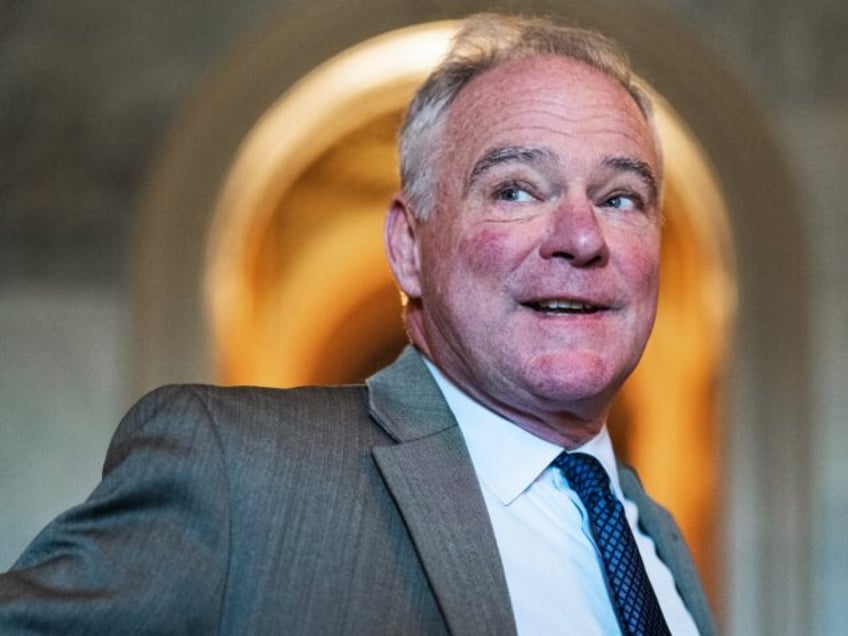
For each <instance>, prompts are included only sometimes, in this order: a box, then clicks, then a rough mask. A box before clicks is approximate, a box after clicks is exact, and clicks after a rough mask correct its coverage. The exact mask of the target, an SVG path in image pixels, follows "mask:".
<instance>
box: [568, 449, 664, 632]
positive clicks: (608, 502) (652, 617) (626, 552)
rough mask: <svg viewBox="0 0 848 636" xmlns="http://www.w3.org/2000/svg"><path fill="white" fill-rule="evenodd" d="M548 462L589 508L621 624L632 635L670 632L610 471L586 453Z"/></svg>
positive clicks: (590, 518)
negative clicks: (613, 490) (612, 486)
mask: <svg viewBox="0 0 848 636" xmlns="http://www.w3.org/2000/svg"><path fill="white" fill-rule="evenodd" d="M553 465H554V466H556V467H557V468H559V469H560V470H561V471H562V474H563V475H565V478H566V479H567V480H568V483H569V484H570V485H571V487H572V488H573V489H574V490H575V491H576V492H577V495H578V496H579V497H580V501H582V502H583V505H584V506H585V507H586V511H587V512H588V513H589V525H590V526H591V527H592V534H593V535H594V537H595V543H596V544H597V546H598V550H599V551H600V553H601V558H602V560H603V563H604V572H605V574H606V579H607V584H608V588H609V591H610V595H611V596H612V604H613V607H614V608H615V613H616V615H617V616H618V622H619V624H620V625H621V630H622V631H623V632H624V634H628V635H633V636H636V635H638V636H655V635H656V636H659V635H664V634H670V633H671V632H669V629H668V625H666V622H665V618H663V614H662V610H661V609H660V605H659V602H658V601H657V596H656V594H654V588H653V587H651V582H650V581H649V580H648V574H647V572H645V565H644V564H643V563H642V557H641V556H640V554H639V549H638V548H637V547H636V540H635V539H634V538H633V533H632V532H631V531H630V526H629V525H628V524H627V518H626V517H625V516H624V506H622V505H621V502H620V501H619V500H618V499H617V498H616V497H615V495H614V494H613V493H612V491H611V490H610V483H609V475H607V472H606V471H605V470H604V468H603V466H601V463H600V462H599V461H598V460H597V459H595V458H594V457H592V456H591V455H587V454H586V453H561V454H560V455H559V457H557V458H556V459H555V460H554V462H553Z"/></svg>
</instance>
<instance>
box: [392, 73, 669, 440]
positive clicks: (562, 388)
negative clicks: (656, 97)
mask: <svg viewBox="0 0 848 636" xmlns="http://www.w3.org/2000/svg"><path fill="white" fill-rule="evenodd" d="M442 142H443V143H442V150H441V151H440V153H438V159H437V161H438V163H437V166H436V179H437V188H438V189H437V192H436V196H435V197H434V199H435V200H436V209H435V211H434V214H433V215H432V216H431V217H430V218H429V220H427V221H424V222H416V221H415V220H414V219H412V217H411V216H410V214H409V210H408V209H405V210H403V212H404V213H405V214H404V218H405V219H406V224H407V226H406V227H407V228H408V235H409V236H410V237H412V238H411V239H410V245H411V246H412V248H411V249H412V252H411V254H412V258H413V259H414V262H412V264H411V266H410V267H409V268H408V272H407V275H401V276H398V279H399V281H400V284H401V287H402V288H403V289H404V291H405V292H406V293H407V295H408V296H409V297H410V305H409V308H408V315H407V320H408V327H409V330H410V333H411V334H412V337H413V340H414V341H415V342H416V344H417V345H418V346H419V347H420V348H421V349H422V350H423V351H424V352H425V353H426V354H427V355H428V356H429V357H430V358H431V359H432V360H433V361H434V362H435V363H436V365H437V366H439V367H440V368H441V369H442V370H443V372H444V373H445V374H446V375H447V376H448V377H450V378H451V379H452V380H453V381H454V382H455V383H456V384H458V385H459V386H460V387H462V388H463V389H465V390H466V391H467V392H468V393H470V394H471V395H473V396H474V397H475V398H477V399H478V400H479V401H481V402H483V403H484V404H486V405H488V406H489V407H490V408H493V409H494V410H496V411H499V412H501V413H502V414H505V415H506V416H507V417H510V418H511V419H514V420H516V421H519V422H521V421H524V422H527V421H534V422H539V421H541V422H551V421H552V420H556V419H557V418H560V417H561V416H567V417H568V418H571V419H576V420H579V421H582V422H585V423H590V422H591V423H594V424H597V423H599V422H600V421H601V420H602V419H603V418H604V417H605V416H606V412H607V409H608V406H609V403H610V401H611V400H612V397H613V395H614V394H615V392H616V391H617V389H618V388H619V386H620V385H621V383H622V382H623V381H624V379H625V378H626V377H627V375H628V374H629V373H630V372H631V371H632V369H633V367H634V366H635V365H636V363H637V361H638V359H639V357H640V355H641V352H642V350H643V348H644V345H645V342H646V340H647V338H648V335H649V333H650V330H651V326H652V324H653V320H654V314H655V309H656V298H657V284H658V270H659V249H660V219H659V212H658V208H657V183H656V176H655V175H657V174H658V172H659V166H658V157H657V152H656V149H655V147H654V143H653V138H652V134H651V131H650V129H649V126H648V124H647V123H646V121H645V119H644V117H643V116H642V114H641V113H640V111H639V109H638V107H637V106H636V104H635V102H634V101H633V99H632V98H631V97H630V96H629V95H628V94H627V92H626V91H624V90H623V89H622V88H621V87H620V86H619V85H618V84H616V83H615V82H614V81H613V80H611V79H609V78H607V77H606V76H605V75H603V74H601V73H599V72H598V71H595V70H593V69H591V68H589V67H587V66H585V65H582V64H579V63H576V62H573V61H571V60H568V59H565V58H560V57H537V58H532V59H529V60H523V61H519V62H511V63H507V64H504V65H501V66H498V67H496V68H495V69H493V70H490V71H487V72H485V73H483V74H482V75H480V76H478V77H476V78H475V79H474V80H472V81H471V82H470V83H469V84H468V85H467V86H466V87H465V88H464V89H463V90H462V91H461V92H460V94H459V95H458V96H457V98H456V100H455V101H454V102H453V104H451V106H450V107H449V110H448V113H447V118H446V122H445V127H444V129H443V131H442ZM398 205H399V206H400V207H403V204H402V203H400V204H398ZM397 207H398V206H396V208H397ZM393 212H394V213H398V210H397V209H395V210H393ZM390 241H391V238H390ZM389 251H390V259H391V253H392V249H391V248H390V250H389ZM396 274H397V269H396ZM530 428H535V427H534V426H531V427H530Z"/></svg>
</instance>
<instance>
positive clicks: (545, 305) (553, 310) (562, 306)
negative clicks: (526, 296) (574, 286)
mask: <svg viewBox="0 0 848 636" xmlns="http://www.w3.org/2000/svg"><path fill="white" fill-rule="evenodd" d="M521 305H522V306H523V307H527V308H528V309H531V310H533V311H535V312H538V313H542V314H548V315H551V316H558V315H581V316H582V315H591V314H597V313H600V312H602V311H606V310H607V309H609V307H607V306H606V305H597V304H594V303H591V302H588V301H584V300H569V299H563V298H544V299H540V300H532V301H527V302H523V303H521Z"/></svg>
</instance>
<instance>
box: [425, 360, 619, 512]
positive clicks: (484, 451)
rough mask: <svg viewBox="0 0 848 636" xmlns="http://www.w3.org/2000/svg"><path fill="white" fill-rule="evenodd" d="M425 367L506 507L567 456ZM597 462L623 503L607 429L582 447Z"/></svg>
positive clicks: (482, 472) (477, 464) (477, 467)
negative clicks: (557, 458) (560, 456)
mask: <svg viewBox="0 0 848 636" xmlns="http://www.w3.org/2000/svg"><path fill="white" fill-rule="evenodd" d="M424 362H425V364H426V365H427V368H428V369H429V370H430V373H431V374H432V375H433V378H434V379H435V381H436V384H438V385H439V389H440V390H441V391H442V395H443V396H444V398H445V401H446V402H447V403H448V407H449V408H450V410H451V412H452V413H453V415H454V417H455V418H456V421H457V423H458V424H459V428H460V430H461V431H462V435H463V437H464V438H465V444H466V446H467V447H468V452H469V454H470V455H471V461H472V463H473V464H474V469H475V471H476V472H477V477H478V479H479V480H480V481H481V482H483V483H484V484H485V485H486V486H488V488H489V489H491V491H492V492H493V493H494V494H495V496H496V497H497V498H498V499H499V500H500V501H501V503H503V504H504V505H505V506H508V505H509V504H511V503H512V502H513V501H515V499H516V498H517V497H518V496H519V495H520V494H521V493H523V492H524V491H525V490H527V488H529V487H530V485H531V484H533V482H534V481H536V480H537V479H538V478H539V477H540V476H541V475H542V473H544V472H545V470H546V469H547V468H548V467H549V466H550V464H551V462H552V461H553V460H554V459H556V457H557V455H559V454H560V453H561V452H562V450H563V449H562V447H560V446H557V445H556V444H552V443H550V442H548V441H546V440H543V439H542V438H540V437H536V436H535V435H533V434H532V433H529V432H528V431H526V430H524V429H523V428H521V427H520V426H517V425H516V424H514V423H512V422H510V421H509V420H507V419H506V418H504V417H502V416H500V415H498V414H497V413H495V412H494V411H491V410H489V409H488V408H486V407H485V406H483V405H482V404H480V403H479V402H477V401H476V400H474V399H472V398H471V397H469V396H468V394H466V393H464V392H463V391H462V390H460V389H459V388H458V387H457V386H456V385H454V384H453V383H452V382H451V381H450V380H448V379H447V378H446V377H445V376H444V375H443V374H442V372H441V371H440V370H439V369H438V368H437V367H436V366H435V365H434V364H433V363H432V362H430V361H429V360H428V359H427V358H426V357H425V358H424ZM576 450H579V452H581V453H588V454H590V455H592V456H594V457H595V458H596V459H597V460H598V461H600V462H601V465H602V466H603V467H604V469H605V470H606V471H607V474H609V475H610V479H611V481H612V484H613V488H614V490H615V493H616V495H617V496H618V497H619V498H622V492H621V486H620V485H619V482H618V467H617V464H616V461H615V453H614V452H613V449H612V441H611V440H610V436H609V433H608V431H607V428H606V425H605V426H604V427H603V428H602V429H601V431H600V433H598V435H596V436H595V437H593V438H592V439H590V440H589V441H587V442H586V443H585V444H583V445H582V446H580V448H579V449H576Z"/></svg>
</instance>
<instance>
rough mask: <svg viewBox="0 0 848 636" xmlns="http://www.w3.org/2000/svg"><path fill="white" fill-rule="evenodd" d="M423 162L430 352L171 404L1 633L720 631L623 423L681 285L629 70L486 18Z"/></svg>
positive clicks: (603, 49)
mask: <svg viewBox="0 0 848 636" xmlns="http://www.w3.org/2000/svg"><path fill="white" fill-rule="evenodd" d="M400 147H401V173H402V175H401V177H402V187H403V189H402V192H401V193H400V194H398V195H397V197H396V198H395V199H394V201H393V202H392V205H391V208H390V210H389V213H388V215H387V220H386V250H387V254H388V258H389V262H390V265H391V268H392V271H393V273H394V276H395V278H396V280H397V282H398V285H399V287H400V288H401V290H402V292H403V294H404V296H405V299H406V308H405V311H406V321H407V328H408V331H409V335H410V338H411V340H412V343H413V347H411V348H408V349H407V350H406V351H405V352H404V353H403V354H402V355H401V357H400V358H399V359H398V360H397V361H396V362H395V363H394V364H393V365H391V366H390V367H388V368H386V369H384V370H383V371H381V372H379V373H378V374H376V375H375V376H373V377H372V378H370V379H369V380H368V382H367V386H354V387H341V388H340V387H336V388H316V387H312V388H301V389H294V390H288V391H281V390H274V389H243V388H242V389H221V388H214V387H205V386H194V387H167V388H164V389H160V390H159V391H157V392H154V393H153V394H151V395H149V396H147V397H146V398H144V399H143V400H142V401H141V402H140V403H139V404H138V405H136V407H135V408H134V409H133V410H131V411H130V413H129V414H128V415H127V417H126V418H125V419H124V421H123V422H122V423H121V426H120V427H119V429H118V431H117V433H116V435H115V439H114V440H113V443H112V446H111V448H110V451H109V455H108V457H107V460H106V464H105V467H104V479H103V481H102V483H101V484H100V486H98V488H97V489H96V490H95V492H94V493H93V494H92V496H91V497H90V498H89V500H88V501H87V502H86V503H84V504H83V505H81V506H79V507H78V508H75V509H72V510H70V511H69V512H67V513H65V514H64V515H62V516H60V517H59V518H58V519H57V520H56V521H54V522H53V523H52V524H51V525H50V526H48V527H47V528H46V529H45V530H44V531H43V532H42V533H41V535H39V537H37V538H36V540H35V541H34V542H33V544H32V545H31V546H30V547H29V548H28V549H27V551H26V552H25V553H24V555H23V556H22V557H21V559H20V560H19V561H18V562H17V563H16V564H15V566H14V568H13V569H12V571H10V572H9V573H8V574H6V575H5V576H4V577H3V578H2V580H0V632H2V633H4V634H5V633H63V634H89V633H91V634H103V633H127V634H148V633H149V634H167V633H174V634H183V633H191V634H193V633H198V634H206V633H223V634H276V633H294V634H444V633H451V634H515V633H520V634H553V633H566V634H613V633H621V632H624V633H641V634H661V633H669V632H671V633H674V634H690V633H696V632H697V631H700V633H704V634H706V633H713V632H714V627H713V625H712V620H711V618H710V614H709V610H708V608H707V605H706V602H705V600H704V597H703V593H702V591H701V589H700V585H699V583H698V580H697V575H696V573H695V571H694V567H693V566H692V563H691V560H690V558H689V555H688V552H687V550H686V547H685V545H684V544H683V542H682V539H681V538H680V535H679V532H678V531H677V529H676V527H675V526H674V523H673V522H672V521H671V519H670V518H669V517H668V515H667V514H666V513H665V512H664V511H663V510H662V509H660V508H658V507H657V506H656V505H655V504H653V503H652V502H651V501H650V500H649V499H648V498H647V496H646V495H645V493H644V491H643V490H642V489H641V487H640V485H639V484H638V481H637V480H636V478H635V476H634V475H633V474H632V472H631V471H629V470H628V469H626V468H623V467H619V466H617V464H616V461H615V457H614V454H613V450H612V447H611V444H610V441H609V437H608V434H607V432H606V427H605V421H606V416H607V413H608V411H609V406H610V402H611V400H612V399H613V396H614V395H615V393H616V391H617V390H618V388H619V387H620V386H621V384H622V382H623V381H624V379H625V378H626V377H627V375H628V374H629V373H630V372H631V371H632V369H633V367H634V366H635V365H636V363H637V361H638V359H639V357H640V355H641V352H642V349H643V347H644V345H645V342H646V340H647V338H648V335H649V333H650V330H651V326H652V323H653V319H654V313H655V308H656V295H657V284H658V280H657V279H658V268H659V245H660V211H659V198H660V191H661V178H662V175H661V160H660V150H659V147H658V145H657V138H656V135H655V134H654V131H653V128H652V125H651V121H650V106H649V104H648V102H647V99H646V98H645V97H644V95H643V94H642V92H641V91H640V90H639V89H638V88H636V87H635V86H634V85H633V84H632V81H631V79H630V77H629V71H628V69H627V66H626V64H625V62H624V60H623V58H622V56H621V55H620V54H619V53H618V52H617V50H616V49H615V48H614V47H613V46H612V45H611V44H610V43H609V42H607V41H606V40H604V39H603V38H601V37H600V36H597V35H595V34H591V33H587V32H583V31H577V30H571V29H563V28H559V27H556V26H554V25H551V24H549V23H547V22H541V21H524V20H519V19H514V18H503V17H498V16H477V17H475V18H472V19H470V20H469V21H468V23H467V25H466V27H465V28H464V30H463V31H462V33H460V34H459V36H458V37H457V40H456V43H455V46H454V48H453V50H452V52H451V53H450V54H449V56H448V58H447V60H446V61H445V62H444V63H443V64H442V65H441V66H440V67H439V68H438V69H437V70H436V71H435V72H434V74H433V75H432V76H431V77H430V78H429V79H428V81H427V82H426V83H425V85H424V86H423V87H422V88H421V89H420V91H419V93H418V94H417V96H416V98H415V100H414V101H413V103H412V105H411V107H410V111H409V113H408V116H407V120H406V122H405V125H404V129H403V131H402V133H401V140H400ZM563 451H566V452H563ZM593 458H594V459H593ZM587 476H588V477H587ZM589 482H592V484H594V485H592V487H591V488H590V486H589V485H586V484H588V483H589ZM598 483H600V484H601V485H600V486H597V484H598ZM608 484H609V485H608ZM599 511H601V512H599ZM599 514H603V515H606V516H605V517H604V520H603V521H602V522H599V521H598V519H599V518H600V517H599V516H598V515H599ZM610 529H613V532H612V534H614V535H615V537H614V538H610V534H611V533H610V532H609V530H610ZM622 556H623V557H624V559H621V558H619V557H622ZM622 560H623V561H626V568H625V570H626V573H625V574H622V572H624V571H625V570H622V569H621V568H620V566H621V561H622Z"/></svg>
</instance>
